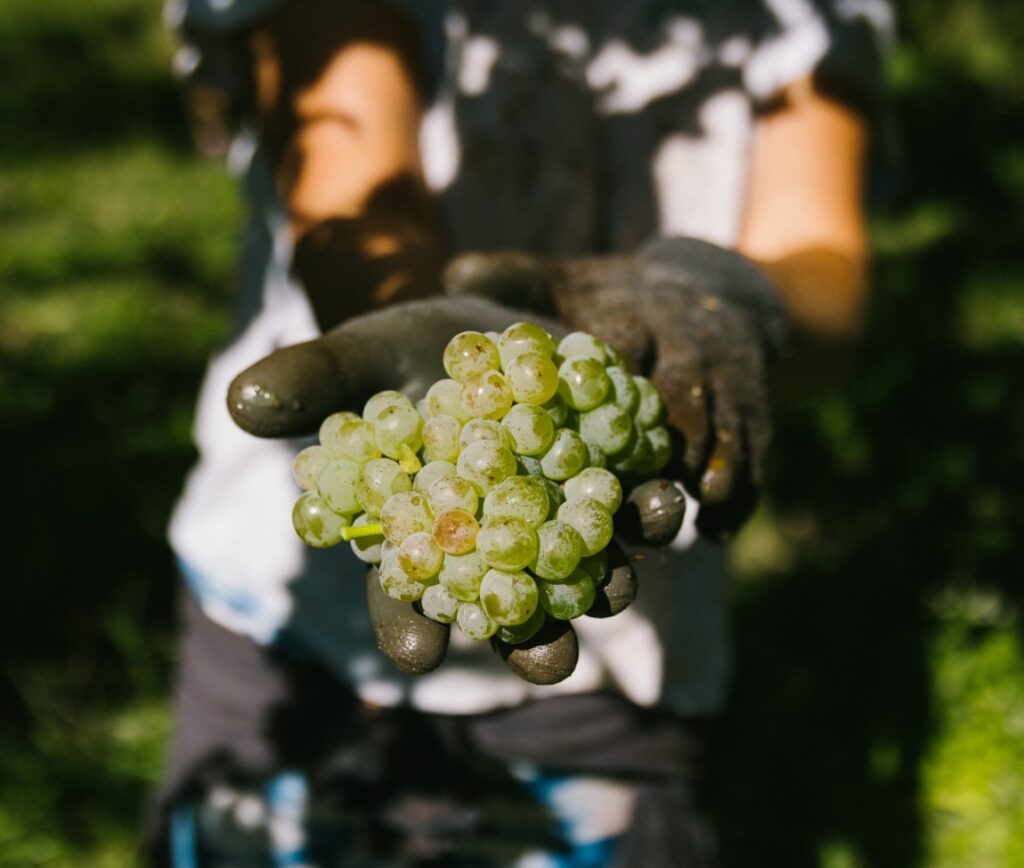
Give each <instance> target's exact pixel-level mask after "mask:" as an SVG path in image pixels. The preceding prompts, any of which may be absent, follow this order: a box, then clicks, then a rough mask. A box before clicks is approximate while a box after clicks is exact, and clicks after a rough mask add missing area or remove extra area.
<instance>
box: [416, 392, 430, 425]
mask: <svg viewBox="0 0 1024 868" xmlns="http://www.w3.org/2000/svg"><path fill="white" fill-rule="evenodd" d="M416 412H417V413H419V414H420V418H421V419H422V420H423V421H424V422H426V421H427V419H429V418H430V411H429V410H427V399H426V398H425V397H424V398H420V399H419V400H418V401H417V402H416Z"/></svg>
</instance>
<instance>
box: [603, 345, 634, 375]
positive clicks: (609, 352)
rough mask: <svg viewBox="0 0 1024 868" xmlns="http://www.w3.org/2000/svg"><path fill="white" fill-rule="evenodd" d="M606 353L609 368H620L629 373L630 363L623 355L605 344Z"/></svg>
mask: <svg viewBox="0 0 1024 868" xmlns="http://www.w3.org/2000/svg"><path fill="white" fill-rule="evenodd" d="M604 353H605V355H606V356H607V357H608V367H609V368H619V369H620V370H623V371H629V361H628V360H627V359H626V357H625V356H624V355H622V353H620V352H619V351H618V350H617V349H615V347H613V346H611V345H609V344H605V345H604Z"/></svg>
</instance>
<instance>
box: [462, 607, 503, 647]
mask: <svg viewBox="0 0 1024 868" xmlns="http://www.w3.org/2000/svg"><path fill="white" fill-rule="evenodd" d="M455 617H456V620H457V621H458V624H459V628H460V629H461V630H462V632H463V633H465V634H466V635H467V636H469V638H470V639H490V638H491V636H493V635H494V634H495V633H496V632H497V630H498V625H497V624H496V623H495V622H494V621H493V620H492V619H491V618H490V617H488V615H487V613H486V612H485V611H484V610H483V607H482V606H481V605H480V604H479V603H472V602H465V603H460V604H459V611H458V613H457V614H456V616H455Z"/></svg>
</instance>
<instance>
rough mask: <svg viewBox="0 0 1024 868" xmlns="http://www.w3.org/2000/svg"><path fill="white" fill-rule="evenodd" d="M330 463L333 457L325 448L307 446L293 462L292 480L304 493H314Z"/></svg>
mask: <svg viewBox="0 0 1024 868" xmlns="http://www.w3.org/2000/svg"><path fill="white" fill-rule="evenodd" d="M330 461H331V456H330V454H329V453H328V452H327V450H326V449H324V447H323V446H307V447H306V448H305V449H303V450H302V451H301V452H300V453H299V454H298V455H296V456H295V460H294V461H292V479H294V480H295V484H296V485H297V486H299V488H301V489H302V490H303V491H312V490H313V489H314V488H316V481H317V479H319V478H320V474H321V473H322V472H323V469H324V468H325V467H326V466H327V465H328V464H329V463H330Z"/></svg>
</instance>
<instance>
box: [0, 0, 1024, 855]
mask: <svg viewBox="0 0 1024 868" xmlns="http://www.w3.org/2000/svg"><path fill="white" fill-rule="evenodd" d="M901 6H905V9H904V11H903V41H902V44H901V47H900V48H899V49H898V51H897V55H896V57H895V58H894V64H893V70H892V76H891V79H892V80H891V88H890V94H891V97H890V98H891V106H890V113H889V117H890V133H889V135H887V137H886V143H887V144H886V148H885V153H884V155H883V156H884V159H883V160H882V161H881V163H880V166H881V168H880V169H879V171H878V177H879V178H880V180H881V183H880V185H879V186H880V188H881V189H882V190H883V191H884V192H885V197H884V201H883V202H881V204H880V207H879V208H878V209H877V211H876V214H875V216H874V218H873V226H872V229H873V236H874V241H875V249H876V252H877V258H878V261H877V268H876V280H875V284H876V293H875V297H874V301H873V306H872V310H871V313H870V320H869V327H868V330H867V334H866V337H865V340H864V344H863V346H862V348H861V351H860V353H859V355H858V357H857V358H856V359H855V360H853V361H852V362H851V365H850V368H849V373H848V376H847V380H846V382H845V384H844V385H843V386H842V387H841V388H839V389H834V390H832V391H830V392H828V393H822V394H819V395H816V396H811V397H809V398H808V397H806V396H805V397H801V398H796V397H793V396H790V395H787V394H785V393H780V396H779V401H778V405H777V414H776V426H777V430H778V436H777V442H776V447H775V450H774V452H773V455H772V465H771V467H770V469H769V472H770V481H771V484H770V486H769V488H770V491H771V497H770V499H767V500H766V502H765V504H764V506H763V507H762V509H761V511H760V512H759V513H758V515H757V516H756V517H755V520H754V521H753V522H752V523H751V524H750V525H749V526H748V528H747V530H746V531H745V532H744V534H743V535H741V537H740V539H739V540H738V541H737V542H736V544H735V545H734V547H733V552H732V556H733V562H734V565H735V570H736V574H737V581H736V585H735V593H734V597H735V599H734V611H735V615H736V641H737V668H736V676H735V686H734V690H733V697H732V704H731V710H730V713H729V715H728V716H727V717H726V719H725V721H724V722H723V724H722V725H721V727H720V731H719V734H718V737H717V739H716V744H715V750H714V752H713V755H712V758H711V766H712V776H713V779H714V780H715V781H716V788H715V792H714V793H713V801H714V805H715V807H716V809H717V811H718V812H719V814H720V816H721V823H722V827H723V828H724V829H726V830H727V831H728V835H727V855H728V856H729V857H730V859H731V862H732V863H733V864H735V865H740V866H746V865H751V866H759V865H764V864H785V865H787V866H802V865H813V866H819V868H855V866H858V868H860V866H873V868H875V866H878V868H881V866H914V865H918V866H924V868H954V866H972V868H975V866H977V868H986V866H993V868H994V866H1013V865H1024V823H1022V821H1021V817H1024V762H1022V760H1024V692H1022V688H1021V684H1022V683H1024V680H1022V678H1021V676H1022V674H1024V645H1022V633H1021V628H1022V623H1021V616H1020V606H1021V602H1022V592H1024V588H1022V586H1021V581H1020V579H1021V564H1022V563H1024V557H1022V551H1021V540H1022V539H1024V527H1022V519H1021V516H1024V478H1022V469H1024V460H1022V459H1024V454H1022V453H1024V405H1022V404H1021V402H1020V399H1019V396H1020V395H1021V394H1024V390H1022V385H1024V383H1022V380H1024V376H1022V374H1021V372H1022V371H1024V292H1022V288H1024V265H1022V263H1021V261H1020V258H1019V239H1020V238H1021V237H1022V235H1024V232H1022V230H1024V208H1022V205H1024V145H1022V144H1021V143H1022V142H1024V135H1022V133H1024V130H1022V129H1021V126H1022V123H1024V121H1022V119H1024V112H1022V111H1021V109H1022V108H1024V106H1022V105H1021V103H1022V101H1024V88H1022V87H1021V83H1020V82H1021V79H1020V76H1019V75H1017V72H1016V64H1015V62H1014V59H1015V58H1016V46H1019V45H1020V44H1021V42H1022V41H1024V21H1022V16H1021V15H1020V13H1019V12H1018V11H1017V7H1016V6H1015V5H1014V4H1013V3H1011V2H1006V0H1004V2H998V0H989V2H983V3H982V2H967V0H956V2H953V3H942V4H940V3H937V2H934V0H914V2H910V3H907V4H901ZM0 37H3V38H0V67H2V68H4V69H7V70H17V71H18V74H17V75H7V76H5V77H3V79H2V80H0V115H2V116H3V117H4V118H5V121H7V122H6V123H5V135H4V136H3V137H0V433H2V435H3V443H4V446H5V453H6V455H7V457H8V460H7V462H6V474H5V491H6V492H9V493H10V494H11V495H12V496H11V497H10V505H9V508H8V510H7V511H6V515H5V521H4V543H5V546H4V549H5V553H6V555H7V557H6V558H5V563H4V567H5V568H4V587H5V605H4V606H3V607H2V609H0V619H2V621H0V646H2V652H3V653H2V659H3V670H2V673H0V700H2V701H3V702H4V708H5V709H11V711H10V713H8V714H5V716H4V718H3V719H2V720H0V865H11V866H80V865H90V866H108V865H109V866H125V865H131V864H133V863H134V861H135V859H136V853H137V848H138V844H139V829H140V823H139V818H140V815H141V811H142V804H143V802H144V799H145V797H146V794H147V793H148V791H149V790H150V788H151V787H152V786H153V784H154V783H155V782H156V781H157V780H158V778H159V775H160V769H161V764H162V762H163V751H164V744H165V739H166V733H167V730H168V710H167V703H166V696H167V690H168V674H169V670H170V665H171V660H172V650H171V649H172V647H173V644H172V638H171V637H172V635H173V615H172V612H173V593H174V577H173V569H172V564H171V558H170V554H169V552H168V550H167V547H166V544H165V542H164V528H165V524H166V521H167V516H168V514H169V510H170V507H171V505H172V503H173V500H174V498H175V497H176V495H177V492H178V490H179V487H180V484H181V480H182V477H183V474H184V472H185V471H186V469H187V467H188V466H189V464H190V463H191V461H192V460H193V458H194V452H193V448H192V446H191V444H190V439H189V428H190V424H191V413H192V402H193V400H194V394H195V389H196V386H197V385H198V381H199V377H200V376H201V373H202V366H203V363H204V359H205V357H206V355H207V354H208V353H209V351H210V350H211V349H212V348H214V347H215V346H216V344H217V342H218V341H219V340H220V339H221V338H222V337H223V335H224V334H225V328H226V322H227V312H228V308H229V305H230V293H229V290H228V288H229V286H230V283H231V278H232V273H233V268H234V256H235V248H236V242H237V232H238V226H239V222H240V220H241V210H240V206H239V203H238V200H237V196H236V191H235V188H234V185H233V183H232V182H231V180H230V179H228V178H227V177H226V175H225V173H224V171H223V169H222V168H221V167H220V166H219V165H212V164H204V163H201V162H199V161H198V160H197V159H196V158H195V157H193V156H192V154H191V152H190V149H189V145H188V141H187V135H186V132H185V130H184V128H183V125H182V121H181V120H180V117H181V112H180V108H179V105H178V96H177V94H176V91H175V88H174V85H173V83H172V82H171V80H170V77H169V74H168V72H167V70H168V68H169V62H168V58H169V53H170V50H171V46H170V43H169V40H168V38H167V37H166V35H165V34H164V33H163V32H162V30H161V28H160V26H159V21H158V14H157V12H156V11H155V9H154V8H153V7H151V6H150V5H148V4H144V3H141V2H138V0H94V2H90V3H88V4H81V3H73V2H71V0H54V2H51V3H48V4H44V5H40V4H38V3H36V2H32V0H5V2H4V3H3V4H0ZM8 119H9V120H8ZM766 854H771V858H768V857H767V856H766Z"/></svg>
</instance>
